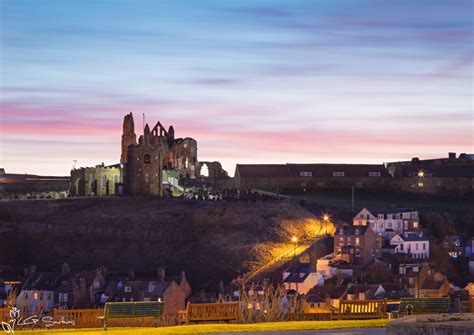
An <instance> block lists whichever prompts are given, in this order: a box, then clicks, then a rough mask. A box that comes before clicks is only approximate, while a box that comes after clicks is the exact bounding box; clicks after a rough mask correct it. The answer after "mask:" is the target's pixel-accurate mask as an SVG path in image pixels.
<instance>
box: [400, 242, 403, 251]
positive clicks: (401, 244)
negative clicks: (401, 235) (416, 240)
mask: <svg viewBox="0 0 474 335" xmlns="http://www.w3.org/2000/svg"><path fill="white" fill-rule="evenodd" d="M400 250H401V251H403V243H400Z"/></svg>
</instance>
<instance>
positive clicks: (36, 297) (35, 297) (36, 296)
mask: <svg viewBox="0 0 474 335" xmlns="http://www.w3.org/2000/svg"><path fill="white" fill-rule="evenodd" d="M33 299H35V300H38V299H39V294H38V292H34V293H33Z"/></svg>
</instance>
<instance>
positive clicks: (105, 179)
mask: <svg viewBox="0 0 474 335" xmlns="http://www.w3.org/2000/svg"><path fill="white" fill-rule="evenodd" d="M107 181H108V180H107V176H106V175H105V174H104V175H103V176H102V187H107Z"/></svg>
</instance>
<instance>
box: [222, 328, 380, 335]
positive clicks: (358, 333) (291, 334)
mask: <svg viewBox="0 0 474 335" xmlns="http://www.w3.org/2000/svg"><path fill="white" fill-rule="evenodd" d="M220 334H229V335H231V334H234V335H235V334H236V333H220ZM270 334H271V335H313V334H314V335H319V334H321V335H323V334H325V335H330V334H338V335H385V334H386V332H385V328H359V329H331V330H329V329H327V330H297V331H294V330H292V331H276V332H250V333H245V335H270Z"/></svg>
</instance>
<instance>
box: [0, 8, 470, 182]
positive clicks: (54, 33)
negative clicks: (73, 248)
mask: <svg viewBox="0 0 474 335" xmlns="http://www.w3.org/2000/svg"><path fill="white" fill-rule="evenodd" d="M472 15H473V1H471V0H467V1H458V0H451V1H449V0H446V1H438V0H429V1H413V0H399V1H398V0H397V1H349V0H344V1H343V0H340V1H335V0H328V1H319V0H318V1H308V0H304V1H298V0H291V1H290V0H286V1H275V0H272V1H268V0H258V1H257V0H254V1H244V0H239V1H219V0H215V1H203V0H199V1H197V0H194V1H191V0H188V1H171V0H170V1H158V0H156V1H155V0H153V1H152V0H150V1H142V0H133V1H132V0H113V1H112V0H109V1H100V0H90V1H87V0H80V1H60V0H57V1H49V0H41V1H39V0H30V1H24V0H0V57H1V59H0V61H1V62H0V67H1V69H0V91H1V92H0V94H1V97H0V98H1V105H0V107H1V115H0V167H3V168H5V169H6V171H7V172H11V173H25V172H28V173H35V174H44V175H68V174H69V171H70V169H71V167H72V165H73V161H74V160H77V166H92V165H95V164H99V163H101V162H104V163H105V164H113V163H117V162H118V161H119V159H120V140H121V131H122V121H123V116H124V115H125V114H126V113H128V112H130V111H132V112H133V113H134V116H135V124H136V126H137V127H136V128H137V129H136V130H137V133H138V134H141V133H142V130H141V124H142V120H141V119H142V113H145V115H146V120H147V122H149V123H151V124H154V123H155V122H156V121H161V122H162V123H163V124H164V125H165V126H168V125H170V124H172V125H173V126H174V128H175V132H176V136H177V137H186V136H189V137H193V138H195V139H196V140H197V142H198V159H199V160H203V161H204V160H218V161H221V162H222V163H223V165H224V168H226V169H227V170H228V172H229V173H230V174H231V175H233V173H234V169H235V164H236V163H286V162H292V163H303V162H315V163H322V162H347V163H356V162H357V163H361V162H366V163H383V162H386V161H394V160H403V159H410V158H411V157H413V156H418V157H420V158H430V157H445V156H447V154H448V151H454V152H457V153H461V152H470V153H473V152H474V143H473V132H474V120H473V119H474V117H473V98H472V94H473V83H472V81H473V58H474V51H473V42H474V41H473V16H472Z"/></svg>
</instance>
